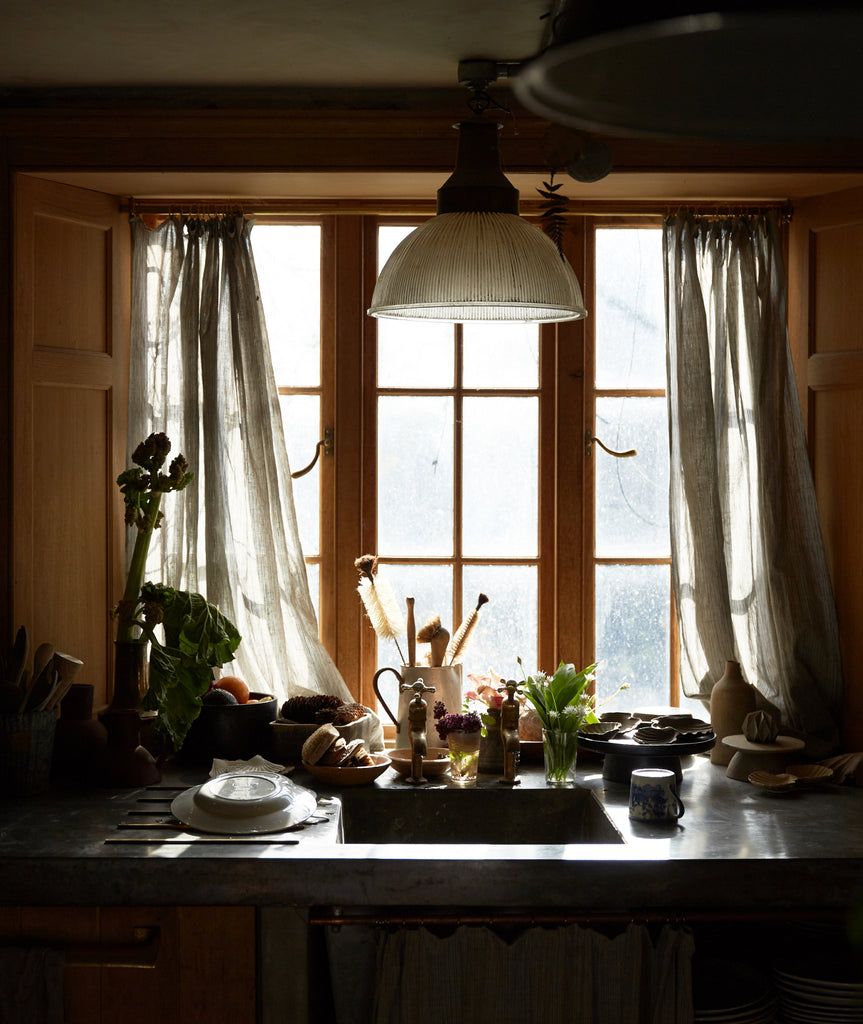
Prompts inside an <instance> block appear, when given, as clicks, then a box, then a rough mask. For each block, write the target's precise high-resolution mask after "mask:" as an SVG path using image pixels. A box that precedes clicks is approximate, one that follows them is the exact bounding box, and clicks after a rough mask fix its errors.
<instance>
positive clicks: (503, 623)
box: [462, 565, 538, 680]
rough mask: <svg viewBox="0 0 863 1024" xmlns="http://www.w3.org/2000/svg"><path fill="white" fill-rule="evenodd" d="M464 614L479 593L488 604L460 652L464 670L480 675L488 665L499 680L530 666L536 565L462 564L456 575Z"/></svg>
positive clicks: (534, 627) (515, 675)
mask: <svg viewBox="0 0 863 1024" xmlns="http://www.w3.org/2000/svg"><path fill="white" fill-rule="evenodd" d="M462 581H463V584H462V585H463V591H464V605H465V609H464V616H465V617H466V616H467V615H468V614H469V613H470V612H471V610H472V609H473V608H475V607H476V601H477V598H478V597H479V595H480V594H485V595H486V597H488V604H486V605H484V606H483V608H482V610H481V612H480V620H479V625H478V626H477V627H476V629H475V630H474V633H473V635H472V637H471V639H470V644H469V646H468V648H467V652H466V654H465V657H464V661H463V664H464V675H465V677H467V675H468V674H469V673H478V674H480V675H482V674H483V673H485V672H487V671H488V670H489V669H490V668H493V669H494V670H495V672H497V673H498V674H499V675H501V676H503V677H504V678H505V679H519V680H520V679H521V678H522V677H521V673H520V671H519V668H518V658H521V660H522V663H523V664H524V667H525V671H526V672H528V673H530V671H531V670H532V669H533V668H535V667H536V652H537V629H538V625H537V569H536V566H535V565H466V566H465V567H464V571H463V574H462Z"/></svg>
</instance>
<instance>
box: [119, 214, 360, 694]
mask: <svg viewBox="0 0 863 1024" xmlns="http://www.w3.org/2000/svg"><path fill="white" fill-rule="evenodd" d="M251 230H252V225H251V223H249V222H247V221H245V220H244V219H243V218H242V217H215V218H207V219H194V218H182V219H180V218H176V217H172V218H170V219H169V220H167V221H165V222H164V223H163V224H161V225H160V226H159V227H157V228H155V229H150V228H148V227H147V226H145V224H144V223H143V222H142V221H141V220H140V219H137V218H136V219H135V220H133V223H132V235H133V267H132V271H133V285H132V353H131V370H130V399H129V428H128V445H129V453H130V454H131V451H132V450H133V449H134V447H135V445H136V444H137V443H138V442H139V441H140V440H141V439H142V438H144V437H146V436H147V435H148V434H149V433H151V432H152V431H154V430H161V431H164V432H165V433H166V434H167V435H168V437H169V438H170V439H171V442H172V452H173V453H174V454H176V453H177V452H183V454H184V455H185V456H186V458H187V460H188V463H189V467H190V469H191V470H192V472H193V473H194V474H195V479H194V481H193V482H192V483H191V484H190V485H189V487H187V488H186V489H185V490H184V491H181V492H179V493H176V494H171V495H169V497H168V498H167V499H166V501H165V502H164V503H163V510H164V513H165V520H164V522H163V525H162V528H161V529H160V530H158V531H156V534H155V535H154V537H155V543H154V546H153V549H152V552H151V562H150V565H148V578H149V579H153V580H155V581H158V582H163V583H166V584H168V585H169V586H172V587H176V588H178V589H184V590H192V591H198V592H199V593H201V594H203V595H204V596H205V597H206V598H207V600H208V601H210V602H211V603H212V604H214V605H216V606H217V607H218V608H219V609H220V611H222V612H223V613H224V614H225V615H227V616H228V618H229V619H231V620H232V621H233V622H234V624H235V625H236V626H237V628H238V629H239V631H240V635H241V636H242V638H243V640H242V643H241V644H240V647H239V648H238V651H237V658H236V668H235V671H236V672H237V674H239V675H241V676H242V677H243V678H244V679H245V680H246V682H247V683H248V684H249V686H250V688H251V689H252V690H253V691H255V692H261V693H274V694H275V695H276V696H277V697H279V698H280V699H282V698H285V697H287V696H292V695H294V694H312V693H329V694H335V695H336V696H339V697H341V698H342V699H344V700H351V699H352V698H351V695H350V691H349V690H348V687H347V686H346V685H345V683H344V680H343V679H342V678H341V676H340V674H339V672H338V669H337V668H336V666H335V665H334V664H333V662H332V660H331V659H330V656H329V655H328V654H327V652H326V650H325V648H324V647H323V645H322V644H321V642H320V640H319V639H318V627H317V622H316V617H315V612H314V607H313V605H312V600H311V596H310V593H309V586H308V580H307V577H306V567H305V562H304V559H303V553H302V550H301V548H300V540H299V535H298V532H297V522H296V515H295V512H294V502H293V494H292V489H291V477H290V469H289V466H288V456H287V451H286V448H285V440H284V435H283V433H282V418H281V412H280V410H279V404H278V393H277V391H276V384H275V380H274V377H273V369H272V364H271V361H270V348H269V342H268V339H267V329H266V325H265V322H264V314H263V310H262V309H261V302H260V297H259V292H258V282H257V275H256V272H255V264H254V259H253V256H252V246H251V240H250V234H251Z"/></svg>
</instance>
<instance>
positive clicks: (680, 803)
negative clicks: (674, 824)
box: [671, 788, 686, 818]
mask: <svg viewBox="0 0 863 1024" xmlns="http://www.w3.org/2000/svg"><path fill="white" fill-rule="evenodd" d="M671 795H672V796H673V797H674V800H675V803H676V804H677V811H676V812H675V814H674V817H675V818H682V817H683V815H684V813H685V811H686V808H685V807H684V806H683V801H682V800H681V799H680V797H679V796H678V794H677V790H676V789H674V788H672V790H671Z"/></svg>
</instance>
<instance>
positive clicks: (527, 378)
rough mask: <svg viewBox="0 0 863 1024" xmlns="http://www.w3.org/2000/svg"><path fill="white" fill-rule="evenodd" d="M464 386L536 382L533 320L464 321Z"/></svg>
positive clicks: (536, 347) (515, 385)
mask: <svg viewBox="0 0 863 1024" xmlns="http://www.w3.org/2000/svg"><path fill="white" fill-rule="evenodd" d="M463 358H464V386H465V387H466V388H535V387H538V386H539V328H538V327H537V325H536V324H496V323H467V324H465V325H464V357H463Z"/></svg>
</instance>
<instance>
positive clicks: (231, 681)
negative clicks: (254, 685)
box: [213, 676, 249, 704]
mask: <svg viewBox="0 0 863 1024" xmlns="http://www.w3.org/2000/svg"><path fill="white" fill-rule="evenodd" d="M213 685H214V687H215V689H217V690H227V691H228V693H232V694H233V695H234V696H235V697H236V698H237V703H238V704H247V703H248V700H249V688H248V686H246V684H245V683H244V682H243V680H242V679H240V677H239V676H222V678H221V679H217V680H216V682H215V683H214V684H213Z"/></svg>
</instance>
